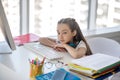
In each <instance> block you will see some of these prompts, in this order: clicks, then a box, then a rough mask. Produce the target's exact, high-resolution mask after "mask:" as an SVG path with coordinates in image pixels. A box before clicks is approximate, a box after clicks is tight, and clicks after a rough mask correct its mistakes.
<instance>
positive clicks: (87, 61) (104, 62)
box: [72, 53, 120, 70]
mask: <svg viewBox="0 0 120 80" xmlns="http://www.w3.org/2000/svg"><path fill="white" fill-rule="evenodd" d="M118 61H120V59H119V58H117V57H113V56H110V55H105V54H100V53H96V54H93V55H90V56H85V57H82V58H80V59H75V60H73V61H72V63H75V64H78V65H80V66H83V67H86V68H90V69H94V70H99V69H102V68H104V67H106V66H109V65H111V64H114V63H116V62H118Z"/></svg>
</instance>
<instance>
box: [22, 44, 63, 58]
mask: <svg viewBox="0 0 120 80" xmlns="http://www.w3.org/2000/svg"><path fill="white" fill-rule="evenodd" d="M24 47H25V48H27V49H29V50H31V51H33V52H35V53H37V54H40V55H41V56H43V57H46V58H47V59H49V60H54V59H61V58H63V54H65V53H63V52H58V51H56V50H54V49H53V48H50V47H47V46H44V45H42V44H40V43H39V42H33V43H26V44H24Z"/></svg>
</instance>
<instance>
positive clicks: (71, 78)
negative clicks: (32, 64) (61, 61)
mask: <svg viewBox="0 0 120 80" xmlns="http://www.w3.org/2000/svg"><path fill="white" fill-rule="evenodd" d="M36 80H81V79H80V78H79V77H78V76H76V75H74V74H72V73H70V72H68V71H66V70H65V69H63V68H60V69H57V70H55V71H52V72H49V73H46V74H42V75H38V76H36Z"/></svg>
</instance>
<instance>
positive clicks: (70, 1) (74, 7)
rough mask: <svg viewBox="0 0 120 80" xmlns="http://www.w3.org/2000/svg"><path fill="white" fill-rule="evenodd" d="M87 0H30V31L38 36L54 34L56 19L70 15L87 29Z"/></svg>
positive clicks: (82, 27) (81, 26)
mask: <svg viewBox="0 0 120 80" xmlns="http://www.w3.org/2000/svg"><path fill="white" fill-rule="evenodd" d="M87 16H88V0H30V32H32V33H36V34H39V35H40V36H50V35H55V34H56V26H57V21H58V20H60V19H61V18H65V17H72V18H75V19H76V20H77V22H78V23H79V25H80V28H81V29H82V30H83V29H87Z"/></svg>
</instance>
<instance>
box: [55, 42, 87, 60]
mask: <svg viewBox="0 0 120 80" xmlns="http://www.w3.org/2000/svg"><path fill="white" fill-rule="evenodd" d="M56 47H62V48H65V49H66V50H67V52H68V53H69V54H70V55H71V56H72V57H73V58H80V57H83V56H85V55H86V52H87V48H86V45H85V43H84V42H81V43H79V44H78V46H77V47H76V48H73V47H71V46H69V45H68V44H58V45H56Z"/></svg>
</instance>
